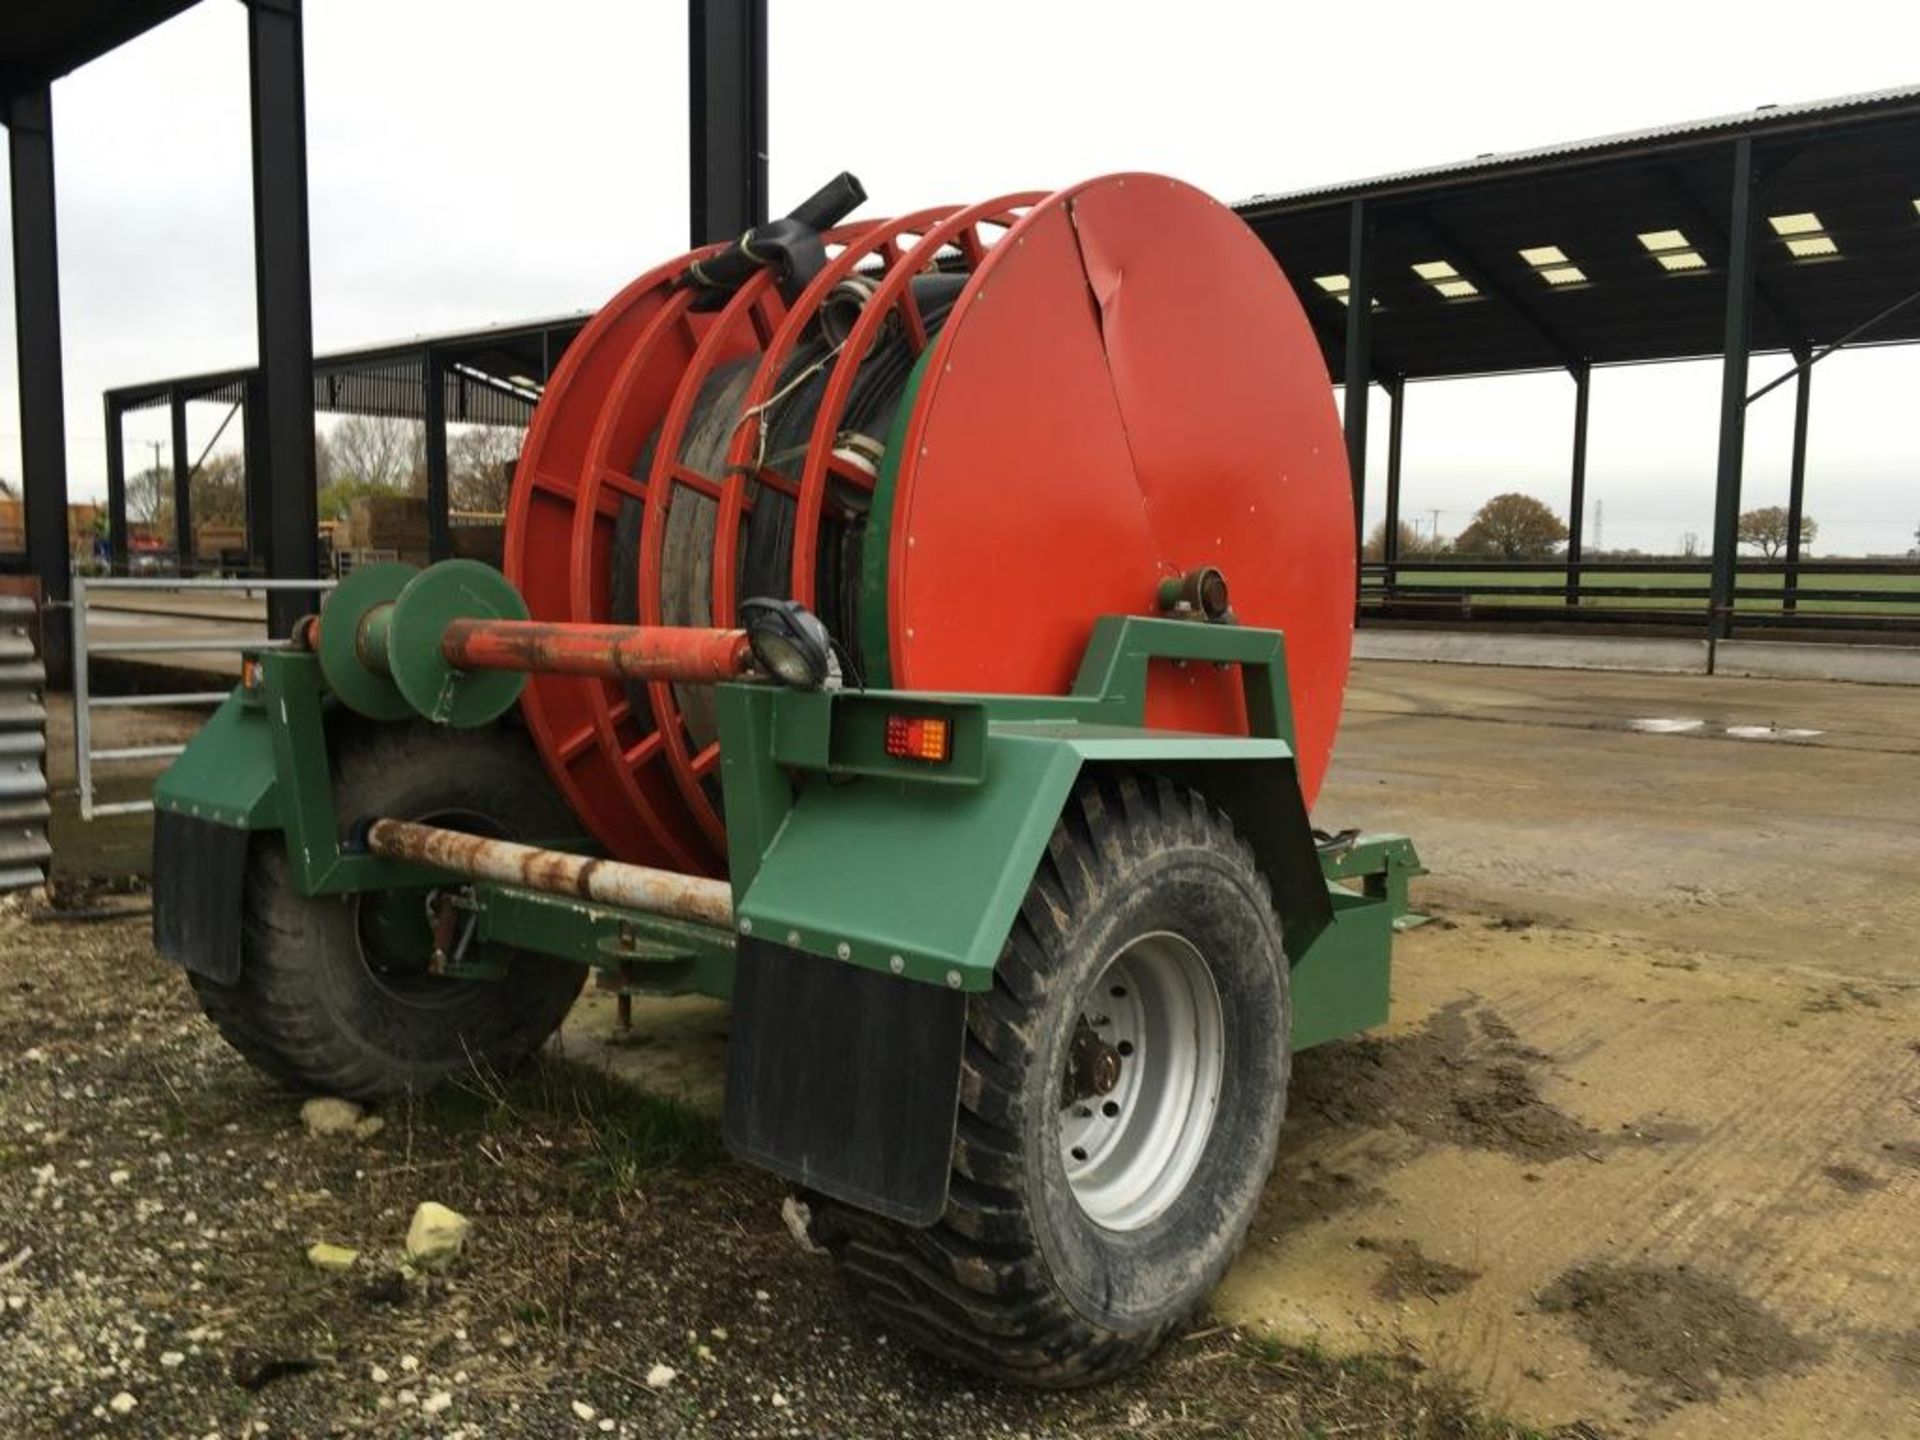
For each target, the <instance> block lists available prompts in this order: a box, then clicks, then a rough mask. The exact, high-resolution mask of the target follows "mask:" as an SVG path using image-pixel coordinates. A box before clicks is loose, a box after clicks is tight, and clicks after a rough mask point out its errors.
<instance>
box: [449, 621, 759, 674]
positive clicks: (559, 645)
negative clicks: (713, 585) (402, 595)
mask: <svg viewBox="0 0 1920 1440" xmlns="http://www.w3.org/2000/svg"><path fill="white" fill-rule="evenodd" d="M440 653H441V654H442V655H443V656H444V657H445V658H446V661H447V663H448V664H449V665H452V666H453V667H454V668H455V669H458V670H520V671H525V672H527V673H529V674H534V675H591V676H596V677H598V678H600V679H603V680H672V681H677V682H679V683H681V684H689V685H697V684H703V683H708V684H711V683H717V682H719V681H722V680H733V679H737V678H738V677H739V676H741V675H743V674H745V673H746V672H747V670H748V668H749V667H750V666H751V665H752V663H753V656H752V652H751V651H750V650H749V649H748V648H747V632H746V631H744V630H696V629H687V628H680V627H668V626H634V625H579V624H547V623H542V622H541V621H537V620H455V621H453V622H452V623H450V624H449V625H448V626H447V629H446V634H445V636H444V638H443V639H442V640H441V642H440Z"/></svg>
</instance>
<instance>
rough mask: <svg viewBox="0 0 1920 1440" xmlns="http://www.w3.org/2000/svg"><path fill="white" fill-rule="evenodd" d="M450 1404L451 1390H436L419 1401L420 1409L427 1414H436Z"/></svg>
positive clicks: (451, 1402)
mask: <svg viewBox="0 0 1920 1440" xmlns="http://www.w3.org/2000/svg"><path fill="white" fill-rule="evenodd" d="M451 1404H453V1392H452V1391H451V1390H436V1391H434V1392H433V1394H431V1395H429V1396H428V1397H427V1398H426V1399H425V1400H423V1401H421V1402H420V1409H421V1410H422V1411H423V1412H425V1413H426V1414H428V1415H438V1414H439V1413H440V1412H441V1411H442V1410H445V1409H446V1408H447V1407H448V1406H449V1405H451Z"/></svg>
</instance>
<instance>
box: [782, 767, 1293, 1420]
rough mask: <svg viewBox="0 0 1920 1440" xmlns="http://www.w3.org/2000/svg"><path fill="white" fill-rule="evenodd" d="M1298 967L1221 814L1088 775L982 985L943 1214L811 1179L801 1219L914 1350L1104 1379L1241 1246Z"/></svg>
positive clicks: (1154, 781)
mask: <svg viewBox="0 0 1920 1440" xmlns="http://www.w3.org/2000/svg"><path fill="white" fill-rule="evenodd" d="M1287 982H1288V965H1287V959H1286V955H1285V952H1284V951H1283V949H1282V946H1281V934H1280V924H1279V921H1278V919H1277V918H1276V916H1275V914H1274V909H1273V901H1272V898H1271V895H1270V893H1269V890H1268V887H1267V882H1266V880H1265V878H1264V876H1263V875H1262V873H1261V871H1260V868H1259V866H1258V864H1257V863H1256V861H1255V859H1254V856H1253V854H1252V852H1251V850H1250V849H1249V848H1248V846H1247V845H1246V843H1245V842H1244V841H1243V840H1242V839H1241V838H1240V837H1239V835H1238V834H1236V833H1235V831H1234V829H1233V826H1232V825H1231V824H1230V823H1229V821H1228V820H1227V818H1226V817H1225V816H1224V815H1223V814H1221V813H1220V812H1219V811H1218V810H1216V809H1215V808H1213V807H1212V806H1211V805H1209V804H1208V802H1207V801H1206V800H1205V799H1204V798H1203V797H1202V796H1200V795H1199V794H1197V793H1195V792H1193V791H1191V790H1186V789H1182V788H1180V787H1178V786H1176V785H1174V784H1172V783H1170V782H1169V781H1167V780H1165V779H1163V778H1158V777H1154V776H1150V775H1144V774H1143V775H1134V774H1120V775H1111V774H1100V775H1097V776H1095V777H1093V778H1090V779H1088V780H1085V781H1083V782H1082V783H1081V785H1080V786H1079V788H1078V789H1077V790H1076V792H1075V794H1074V796H1073V798H1072V799H1071V800H1070V801H1069V802H1068V805H1067V807H1066V813H1065V814H1064V815H1063V816H1062V818H1061V820H1060V822H1059V824H1058V825H1057V826H1056V828H1055V830H1054V832H1053V837H1052V840H1051V842H1050V843H1049V846H1048V850H1047V855H1046V857H1045V859H1044V860H1043V861H1042V863H1041V865H1040V868H1039V872H1038V874H1037V875H1036V877H1035V879H1034V881H1033V884H1032V886H1031V887H1030V888H1029V889H1028V891H1027V895H1026V899H1025V902H1024V903H1023V904H1022V906H1021V909H1020V914H1019V918H1018V919H1017V921H1016V922H1015V925H1014V929H1013V934H1012V936H1011V937H1010V939H1009V940H1008V942H1007V946H1006V949H1005V951H1004V952H1003V953H1002V955H1001V958H1000V963H999V966H998V968H997V970H996V971H995V974H994V984H993V988H992V989H990V990H987V991H984V992H981V993H978V994H975V995H973V996H971V997H970V999H969V1006H968V1012H967V1035H966V1042H965V1051H964V1058H963V1061H962V1069H961V1088H960V1109H959V1116H958V1124H957V1128H956V1133H955V1138H954V1145H953V1158H952V1172H951V1178H950V1181H949V1189H948V1195H947V1205H946V1210H945V1213H944V1214H943V1215H942V1217H941V1219H940V1220H939V1221H938V1222H937V1223H935V1224H934V1225H932V1226H930V1227H928V1228H925V1229H916V1228H913V1227H910V1226H906V1225H901V1224H898V1223H895V1222H892V1221H888V1220H885V1219H882V1218H880V1217H878V1216H875V1215H872V1214H869V1213H866V1212H864V1211H860V1210H855V1209H851V1208H849V1207H847V1206H844V1205H841V1204H838V1203H835V1202H832V1201H828V1200H820V1199H816V1200H815V1201H814V1212H813V1222H812V1233H813V1236H814V1238H815V1239H816V1240H818V1241H819V1242H820V1243H822V1244H823V1245H825V1246H826V1247H827V1248H828V1249H829V1250H830V1251H832V1252H833V1253H834V1255H835V1256H836V1258H837V1260H838V1262H839V1267H840V1270H841V1272H842V1274H843V1275H844V1277H845V1279H846V1280H847V1282H848V1283H849V1284H850V1285H851V1287H852V1289H853V1290H854V1292H855V1293H856V1294H857V1295H858V1296H859V1297H860V1298H861V1299H862V1300H863V1301H864V1302H865V1303H866V1305H867V1306H868V1307H870V1308H871V1309H872V1310H873V1311H874V1312H876V1313H877V1314H879V1315H880V1316H882V1317H883V1318H884V1319H885V1320H886V1321H888V1322H890V1323H891V1325H892V1326H893V1327H894V1328H896V1329H897V1330H899V1331H901V1332H902V1333H903V1334H904V1335H905V1336H906V1337H907V1338H909V1339H910V1340H911V1341H913V1342H914V1343H915V1344H917V1345H919V1346H920V1347H921V1348H923V1349H925V1350H928V1351H931V1352H932V1353H934V1354H936V1355H938V1356H941V1357H944V1358H946V1359H948V1360H951V1361H953V1362H956V1363H958V1364H961V1365H964V1366H967V1367H969V1368H971V1369H974V1370H978V1371H983V1372H985V1373H987V1374H989V1375H992V1376H995V1377H997V1378H1001V1379H1006V1380H1013V1381H1017V1382H1020V1383H1024V1384H1029V1385H1039V1386H1049V1387H1066V1386H1073V1385H1083V1384H1089V1383H1092V1382H1095V1381H1099V1380H1103V1379H1106V1378H1108V1377H1110V1376H1112V1375H1114V1374H1116V1373H1118V1372H1119V1371H1121V1370H1124V1369H1126V1368H1127V1367H1129V1366H1131V1365H1133V1364H1135V1363H1137V1362H1138V1361H1140V1360H1141V1359H1143V1358H1145V1357H1146V1356H1147V1355H1148V1354H1149V1353H1150V1352H1152V1351H1153V1350H1154V1349H1155V1348H1156V1347H1157V1346H1158V1345H1160V1344H1161V1342H1162V1341H1164V1340H1165V1339H1166V1338H1167V1337H1168V1336H1169V1335H1170V1334H1171V1333H1172V1332H1173V1331H1174V1330H1176V1329H1177V1328H1178V1327H1179V1326H1180V1325H1181V1324H1182V1322H1183V1321H1185V1320H1186V1319H1187V1318H1188V1317H1189V1316H1190V1315H1191V1314H1192V1313H1193V1311H1194V1310H1195V1309H1196V1308H1197V1307H1198V1306H1199V1305H1200V1304H1201V1303H1202V1302H1203V1301H1204V1300H1205V1299H1206V1297H1207V1296H1208V1295H1209V1294H1210V1293H1211V1292H1212V1290H1213V1288H1214V1287H1215V1285H1216V1284H1218V1282H1219V1280H1220V1278H1221V1276H1222V1274H1223V1273H1224V1272H1225V1271H1226V1268H1227V1266H1228V1264H1229V1263H1230V1262H1231V1261H1232V1259H1233V1257H1234V1255H1235V1254H1236V1253H1237V1252H1238V1251H1239V1249H1240V1246H1241V1243H1242V1242H1243V1241H1244V1239H1245V1237H1246V1233H1247V1227H1248V1225H1249V1224H1250V1222H1251V1221H1252V1219H1253V1216H1254V1211H1255V1209H1256V1208H1257V1206H1258V1204H1259V1201H1260V1196H1261V1192H1262V1190H1263V1188H1264V1186H1265V1184H1266V1179H1267V1175H1268V1172H1269V1171H1270V1170H1271V1168H1272V1164H1273V1155H1274V1149H1275V1145H1276V1143H1277V1141H1278V1138H1279V1131H1280V1122H1281V1119H1282V1117H1283V1116H1284V1114H1285V1112H1286V1089H1287V1075H1288V1068H1289V1061H1290V1054H1291V1052H1290V1047H1289V1043H1288V1024H1289V1008H1288V984H1287Z"/></svg>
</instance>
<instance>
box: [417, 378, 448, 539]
mask: <svg viewBox="0 0 1920 1440" xmlns="http://www.w3.org/2000/svg"><path fill="white" fill-rule="evenodd" d="M420 383H421V384H422V385H423V386H425V387H426V388H425V393H424V395H423V398H422V401H421V406H420V410H421V416H422V418H423V419H424V420H425V421H426V429H427V558H428V559H429V560H445V559H446V558H447V557H448V556H449V555H451V554H453V535H452V522H451V520H450V519H449V518H448V515H447V511H448V508H449V499H448V494H447V371H446V366H445V365H444V364H442V363H441V360H440V356H439V355H438V354H437V353H436V352H434V351H432V350H428V351H427V352H425V353H424V354H423V355H421V357H420Z"/></svg>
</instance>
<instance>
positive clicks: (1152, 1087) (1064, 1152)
mask: <svg viewBox="0 0 1920 1440" xmlns="http://www.w3.org/2000/svg"><path fill="white" fill-rule="evenodd" d="M1223 1031H1224V1024H1223V1020H1222V1015H1221V1007H1220V992H1219V991H1218V989H1216V988H1215V986H1214V983H1213V974H1212V972H1211V971H1209V970H1208V968H1207V962H1206V960H1205V959H1204V958H1203V957H1202V956H1201V954H1200V952H1199V950H1197V949H1196V948H1195V947H1194V946H1193V944H1192V943H1191V942H1190V941H1187V940H1184V939H1182V938H1181V937H1180V936H1178V935H1175V934H1172V933H1170V932H1168V931H1156V932H1154V933H1153V934H1150V935H1142V936H1140V937H1139V938H1138V939H1136V940H1133V941H1131V942H1129V943H1128V945H1127V946H1126V948H1125V949H1123V950H1121V952H1120V953H1119V954H1118V955H1116V956H1115V957H1114V958H1113V959H1112V960H1111V961H1109V962H1108V964H1107V966H1106V968H1105V969H1104V970H1102V971H1101V972H1100V977H1099V978H1098V979H1097V980H1096V981H1094V983H1093V984H1092V985H1091V986H1090V987H1089V988H1088V990H1087V991H1086V993H1085V994H1084V995H1082V996H1081V999H1080V1009H1079V1015H1078V1017H1077V1018H1076V1020H1075V1022H1074V1034H1073V1036H1071V1037H1069V1044H1068V1050H1069V1054H1068V1058H1067V1062H1066V1067H1065V1073H1064V1074H1063V1076H1062V1079H1061V1098H1062V1108H1061V1111H1060V1158H1061V1160H1062V1162H1063V1163H1064V1164H1065V1166H1066V1171H1067V1183H1068V1185H1069V1186H1070V1187H1071V1188H1072V1190H1073V1198H1074V1199H1075V1200H1076V1201H1077V1202H1078V1203H1079V1206H1080V1208H1081V1210H1082V1211H1084V1212H1085V1213H1086V1215H1087V1217H1088V1218H1089V1219H1090V1220H1092V1221H1093V1222H1094V1223H1095V1224H1097V1225H1100V1226H1103V1227H1105V1228H1106V1229H1109V1230H1138V1229H1139V1228H1141V1227H1142V1226H1144V1225H1148V1224H1151V1223H1152V1222H1153V1221H1154V1220H1156V1219H1158V1218H1159V1217H1160V1216H1161V1215H1162V1214H1164V1213H1165V1212H1166V1210H1167V1207H1168V1206H1170V1205H1172V1204H1173V1202H1174V1201H1175V1200H1176V1199H1177V1198H1178V1197H1179V1195H1180V1193H1181V1192H1182V1191H1183V1190H1185V1189H1186V1187H1187V1182H1188V1181H1189V1180H1191V1179H1192V1178H1193V1171H1194V1168H1195V1167H1196V1166H1197V1165H1198V1164H1199V1163H1200V1155H1201V1152H1202V1151H1204V1150H1205V1149H1206V1145H1207V1137H1208V1135H1210V1134H1211V1133H1212V1131H1213V1118H1214V1112H1215V1111H1216V1110H1217V1109H1218V1108H1219V1103H1220V1079H1221V1072H1222V1068H1223V1064H1222V1062H1223V1057H1224V1052H1225V1042H1224V1038H1223ZM1102 1087H1105V1088H1102Z"/></svg>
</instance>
